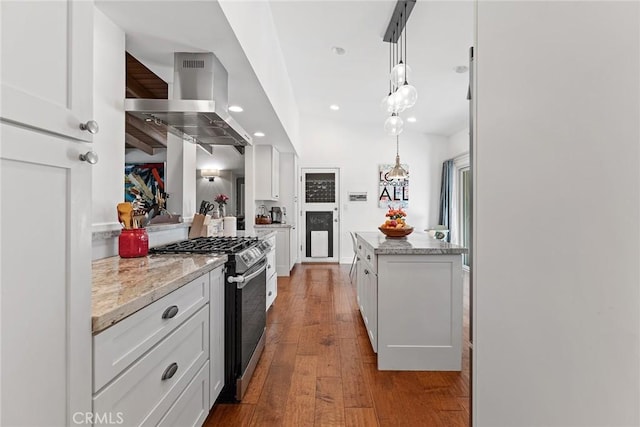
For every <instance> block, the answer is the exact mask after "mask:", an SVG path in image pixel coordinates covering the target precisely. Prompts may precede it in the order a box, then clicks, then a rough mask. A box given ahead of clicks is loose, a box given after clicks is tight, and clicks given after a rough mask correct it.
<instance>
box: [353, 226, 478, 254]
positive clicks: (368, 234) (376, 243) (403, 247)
mask: <svg viewBox="0 0 640 427" xmlns="http://www.w3.org/2000/svg"><path fill="white" fill-rule="evenodd" d="M356 235H358V236H359V237H360V238H361V239H362V240H364V242H365V243H366V244H367V245H369V246H370V247H371V248H372V249H373V252H374V253H375V254H376V255H457V254H465V253H467V252H468V250H467V248H463V247H462V246H458V245H454V244H453V243H447V242H443V241H442V240H437V239H434V238H433V237H431V236H430V235H429V234H427V233H424V232H419V231H414V232H413V233H411V234H410V235H408V236H406V237H401V238H389V237H387V236H385V235H384V234H382V233H381V232H380V231H364V232H360V231H359V232H357V233H356Z"/></svg>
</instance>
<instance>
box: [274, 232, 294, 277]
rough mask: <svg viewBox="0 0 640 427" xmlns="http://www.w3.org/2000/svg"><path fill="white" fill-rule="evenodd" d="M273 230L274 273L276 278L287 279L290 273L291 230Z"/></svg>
mask: <svg viewBox="0 0 640 427" xmlns="http://www.w3.org/2000/svg"><path fill="white" fill-rule="evenodd" d="M274 230H275V232H276V271H277V273H278V276H285V277H287V276H289V273H290V272H291V256H290V254H289V252H290V248H289V246H290V244H291V241H290V240H291V239H290V237H289V235H290V234H291V230H289V228H275V229H274Z"/></svg>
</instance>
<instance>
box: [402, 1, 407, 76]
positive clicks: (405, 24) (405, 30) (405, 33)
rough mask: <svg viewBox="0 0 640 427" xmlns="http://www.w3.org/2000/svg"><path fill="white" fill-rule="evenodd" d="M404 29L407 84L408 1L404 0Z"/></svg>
mask: <svg viewBox="0 0 640 427" xmlns="http://www.w3.org/2000/svg"><path fill="white" fill-rule="evenodd" d="M402 31H403V32H404V84H407V63H408V62H407V2H404V28H403V29H402ZM401 36H402V35H401Z"/></svg>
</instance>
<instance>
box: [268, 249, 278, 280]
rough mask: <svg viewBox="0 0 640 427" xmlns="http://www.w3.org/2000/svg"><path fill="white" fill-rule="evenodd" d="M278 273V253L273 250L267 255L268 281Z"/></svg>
mask: <svg viewBox="0 0 640 427" xmlns="http://www.w3.org/2000/svg"><path fill="white" fill-rule="evenodd" d="M275 273H276V251H275V250H271V251H270V252H269V253H268V254H267V279H269V277H271V275H272V274H275Z"/></svg>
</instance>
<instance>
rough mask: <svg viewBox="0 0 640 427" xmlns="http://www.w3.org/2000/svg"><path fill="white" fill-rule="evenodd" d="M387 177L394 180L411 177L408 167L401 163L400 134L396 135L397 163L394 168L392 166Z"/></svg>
mask: <svg viewBox="0 0 640 427" xmlns="http://www.w3.org/2000/svg"><path fill="white" fill-rule="evenodd" d="M387 178H388V179H392V180H397V181H400V180H404V179H407V178H409V172H407V171H406V169H405V168H403V167H402V166H401V165H400V137H399V136H396V164H395V165H394V166H393V168H391V170H390V171H389V173H388V174H387Z"/></svg>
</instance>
